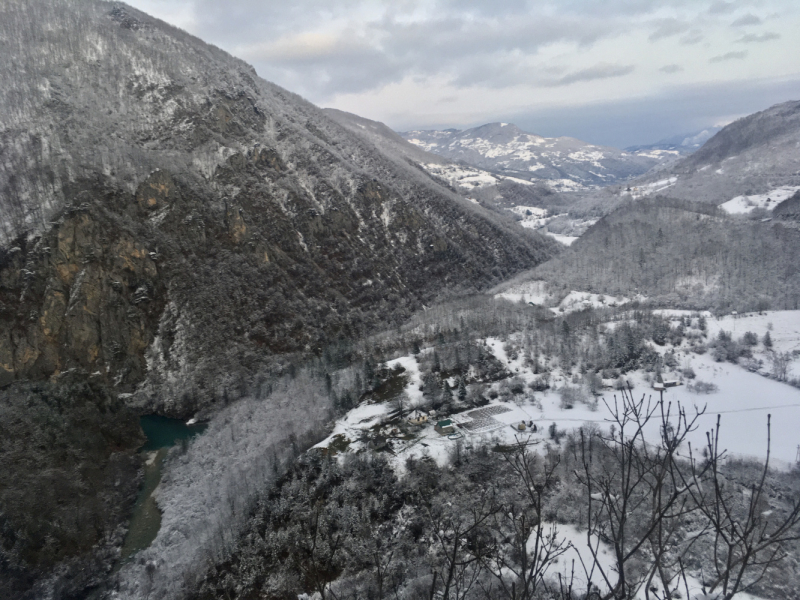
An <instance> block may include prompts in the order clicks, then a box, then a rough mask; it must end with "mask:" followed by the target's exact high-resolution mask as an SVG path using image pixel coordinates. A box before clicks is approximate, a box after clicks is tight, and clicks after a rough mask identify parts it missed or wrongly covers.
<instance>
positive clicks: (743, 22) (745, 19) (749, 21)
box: [731, 13, 761, 27]
mask: <svg viewBox="0 0 800 600" xmlns="http://www.w3.org/2000/svg"><path fill="white" fill-rule="evenodd" d="M747 25H761V19H760V18H759V17H757V16H755V15H754V14H752V13H749V14H746V15H744V16H741V17H739V18H738V19H736V20H735V21H734V22H733V23H731V27H746V26H747Z"/></svg>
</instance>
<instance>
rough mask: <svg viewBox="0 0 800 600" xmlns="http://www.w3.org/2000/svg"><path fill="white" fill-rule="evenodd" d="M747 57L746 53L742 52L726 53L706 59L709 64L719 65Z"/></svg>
mask: <svg viewBox="0 0 800 600" xmlns="http://www.w3.org/2000/svg"><path fill="white" fill-rule="evenodd" d="M746 57H747V51H746V50H742V51H740V52H728V53H726V54H720V55H719V56H714V57H712V58H709V59H708V62H710V63H719V62H725V61H728V60H742V59H743V58H746Z"/></svg>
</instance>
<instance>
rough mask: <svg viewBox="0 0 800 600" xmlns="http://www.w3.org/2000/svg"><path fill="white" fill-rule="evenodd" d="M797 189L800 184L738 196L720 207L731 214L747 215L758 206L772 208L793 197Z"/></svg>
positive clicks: (799, 188)
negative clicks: (764, 192)
mask: <svg viewBox="0 0 800 600" xmlns="http://www.w3.org/2000/svg"><path fill="white" fill-rule="evenodd" d="M797 190H800V186H797V185H795V186H791V185H786V186H783V187H779V188H776V189H774V190H772V191H770V192H767V193H766V194H753V195H751V196H736V197H735V198H733V199H731V200H728V201H727V202H725V203H724V204H720V206H719V207H720V208H721V209H722V210H724V211H725V212H727V213H728V214H731V215H745V214H748V213H750V212H752V211H753V210H755V209H756V208H764V209H766V210H772V209H773V208H775V207H776V206H778V204H780V203H781V202H783V201H784V200H786V199H787V198H791V197H792V196H793V195H794V194H795V192H797Z"/></svg>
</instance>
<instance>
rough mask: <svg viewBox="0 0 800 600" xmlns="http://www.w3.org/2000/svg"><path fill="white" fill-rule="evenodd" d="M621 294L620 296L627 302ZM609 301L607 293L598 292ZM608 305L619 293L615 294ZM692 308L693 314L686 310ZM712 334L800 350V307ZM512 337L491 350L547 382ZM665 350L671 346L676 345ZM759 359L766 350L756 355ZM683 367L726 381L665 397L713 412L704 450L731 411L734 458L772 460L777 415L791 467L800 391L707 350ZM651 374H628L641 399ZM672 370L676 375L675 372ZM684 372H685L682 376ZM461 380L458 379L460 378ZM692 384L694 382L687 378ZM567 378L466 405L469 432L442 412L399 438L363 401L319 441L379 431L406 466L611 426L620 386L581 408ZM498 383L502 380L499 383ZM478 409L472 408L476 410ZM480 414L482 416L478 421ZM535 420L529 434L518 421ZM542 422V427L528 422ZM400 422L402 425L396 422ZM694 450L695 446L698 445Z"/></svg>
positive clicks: (409, 391) (654, 430)
mask: <svg viewBox="0 0 800 600" xmlns="http://www.w3.org/2000/svg"><path fill="white" fill-rule="evenodd" d="M619 300H621V299H614V301H619ZM592 301H597V302H599V299H592ZM606 301H607V302H608V301H609V299H607V300H606ZM670 313H674V314H672V316H675V317H679V316H681V314H683V313H684V311H670ZM686 314H688V313H686ZM708 330H709V338H713V337H714V336H715V335H716V333H717V332H718V331H720V330H725V331H731V332H732V333H734V337H735V338H736V337H740V336H741V335H742V334H743V333H744V332H745V331H752V332H753V333H756V334H757V335H759V337H763V334H764V333H766V332H767V331H770V335H771V336H772V338H773V340H774V345H775V349H776V350H778V351H781V352H787V351H791V350H796V349H800V311H773V312H769V313H765V314H762V315H758V314H757V315H751V316H739V317H736V318H734V317H724V318H721V319H719V320H716V319H713V318H708ZM505 343H506V342H505V341H503V340H500V339H496V338H488V339H486V340H485V345H486V347H487V349H488V350H489V351H490V352H491V353H492V354H494V356H495V357H496V358H497V359H498V360H499V361H500V362H501V363H502V364H503V365H504V366H505V367H506V369H507V370H508V371H509V372H510V373H511V374H512V375H513V376H515V377H518V378H519V379H521V380H522V381H523V382H525V383H526V384H527V383H529V382H531V381H533V380H535V379H539V378H540V377H541V375H536V374H534V373H533V372H532V370H531V369H530V368H529V367H528V366H526V365H525V364H524V361H525V359H524V357H523V356H521V355H520V356H518V357H516V358H514V359H510V358H509V357H508V356H507V355H506V352H505V350H504V347H505ZM656 349H657V350H658V351H660V352H662V353H663V352H665V351H666V350H667V348H659V347H656ZM756 357H758V354H756ZM676 358H677V360H678V364H679V366H678V367H677V368H676V372H677V371H678V370H683V369H687V368H691V369H692V370H693V371H694V372H695V374H696V379H695V381H703V382H706V383H711V384H714V385H716V386H717V388H718V391H716V392H715V393H711V394H697V393H694V392H693V391H691V390H690V389H689V386H687V385H681V386H678V387H675V388H669V389H667V390H666V391H665V392H664V398H665V400H667V401H669V402H671V403H672V404H673V406H674V405H675V404H676V403H680V404H681V406H683V407H685V408H686V409H687V412H688V414H689V415H690V416H692V415H694V414H695V412H696V411H705V412H704V414H702V416H700V417H699V419H698V420H697V427H696V430H695V431H694V432H692V433H691V434H690V435H689V436H688V440H689V441H690V442H691V444H692V448H693V449H695V451H699V450H701V449H702V448H703V447H704V446H705V443H706V432H707V431H710V430H712V429H713V428H714V427H715V425H716V421H717V415H720V416H721V433H720V445H721V447H724V448H726V449H727V450H728V453H729V455H730V456H734V457H742V458H749V457H752V458H756V459H763V458H764V457H765V455H766V448H767V415H768V414H771V415H772V431H771V435H772V441H771V456H772V458H771V460H772V465H773V466H775V467H778V468H781V467H783V468H786V467H789V466H790V465H792V464H794V463H795V462H796V459H797V454H798V447H800V389H797V388H794V387H792V386H790V385H788V384H786V383H781V382H778V381H775V380H773V379H769V378H767V377H765V370H762V371H761V372H751V371H748V370H747V369H744V368H743V367H740V366H738V365H734V364H732V363H727V362H724V363H718V362H715V361H714V359H713V358H712V357H711V355H710V353H705V354H702V355H698V354H694V353H692V352H689V351H685V350H683V351H682V350H681V349H677V351H676ZM398 364H399V365H402V366H403V367H404V369H405V372H406V375H407V376H408V377H407V385H406V389H405V393H406V396H407V405H406V410H408V409H410V408H413V407H414V406H415V405H418V404H420V403H421V402H422V400H423V398H422V393H421V391H420V390H419V388H420V383H421V380H420V372H419V368H418V365H417V361H416V358H415V357H413V356H404V357H401V358H398V359H396V360H393V361H390V362H389V363H387V366H389V367H390V368H392V367H394V366H395V365H398ZM646 375H647V374H646V373H644V372H638V371H637V372H633V373H629V374H626V379H627V380H629V381H630V383H631V384H632V385H633V391H634V396H635V397H636V398H640V397H642V396H643V395H644V396H645V397H649V398H652V399H653V400H656V399H658V392H656V391H654V390H653V389H652V386H651V384H650V383H649V382H648V380H647V378H646ZM670 376H672V375H670ZM674 376H675V377H678V375H677V374H676V375H674ZM450 383H451V385H455V380H453V381H451V382H450ZM684 383H687V384H688V383H690V381H689V380H686V381H685V382H684ZM565 385H569V386H572V385H575V384H573V383H572V382H571V381H570V376H568V375H565V374H564V373H562V372H560V371H559V370H558V369H555V370H553V371H552V372H551V379H550V386H551V389H550V390H547V391H546V392H537V393H535V394H532V393H527V394H525V395H523V396H515V397H514V398H515V399H514V400H512V399H511V398H509V397H506V398H505V399H503V397H502V396H501V397H499V398H497V399H495V400H494V401H492V402H490V403H489V404H488V405H487V407H488V408H490V409H492V410H490V411H489V413H491V414H484V413H474V411H475V408H466V407H465V408H464V409H462V410H460V411H458V412H456V413H455V414H453V415H450V418H451V419H452V420H453V421H454V423H456V425H457V429H456V431H457V432H459V433H460V434H461V436H460V439H458V440H455V439H450V438H448V437H447V436H442V435H440V434H439V433H437V432H436V431H434V429H433V425H434V424H435V421H436V419H435V418H433V417H432V418H431V422H430V423H428V424H426V425H423V426H420V427H419V429H418V430H417V431H416V433H415V435H414V436H412V438H411V439H399V436H398V439H393V438H392V435H393V434H392V431H391V429H392V427H393V426H392V425H386V426H385V427H383V428H380V427H379V428H376V425H379V424H380V423H381V422H382V421H388V420H389V417H390V412H391V411H390V408H389V405H388V404H375V405H369V404H368V405H362V406H359V407H357V408H355V409H353V410H352V411H350V413H348V414H347V415H346V416H345V417H344V418H342V419H340V420H339V421H338V422H337V424H336V427H335V429H334V431H333V432H332V434H331V437H329V438H328V439H326V440H325V441H323V442H321V443H320V444H318V446H319V447H327V446H328V445H330V444H331V443H332V442H333V437H334V436H336V435H345V436H347V438H348V439H349V440H350V442H351V444H350V446H349V451H358V450H359V449H361V448H363V447H364V443H363V442H359V441H358V440H359V438H360V437H363V436H362V435H361V434H362V432H364V431H366V430H372V431H373V432H377V433H379V434H381V435H384V436H386V437H387V438H389V447H390V450H391V453H392V455H393V456H394V459H395V460H394V463H395V465H396V466H397V467H398V469H399V470H401V471H402V465H403V463H404V462H405V460H406V458H408V457H410V456H417V457H419V456H423V455H428V456H431V457H433V458H434V459H436V460H437V462H439V463H440V464H444V463H445V462H446V461H447V460H448V458H449V456H450V455H451V454H452V452H454V450H455V447H456V444H458V443H460V444H464V445H467V446H469V445H478V444H482V443H491V444H509V443H513V442H514V441H515V440H516V439H518V438H519V437H520V436H523V437H524V438H525V439H526V440H529V441H530V443H532V444H534V445H540V446H541V447H544V446H545V445H546V444H549V443H553V442H552V440H550V438H549V434H548V428H549V427H550V426H551V424H555V426H556V427H557V428H558V430H571V429H575V428H578V427H580V426H581V425H583V424H585V423H593V424H595V425H597V426H599V427H601V428H605V427H610V425H611V421H610V418H611V414H610V412H609V409H608V407H607V405H610V406H613V402H614V394H615V392H614V391H613V390H610V389H608V390H606V391H604V392H603V393H602V395H601V396H600V397H599V398H592V397H591V396H588V395H587V397H586V400H585V402H577V403H575V404H574V406H573V407H572V408H564V407H563V405H562V401H561V394H560V393H559V390H560V389H561V388H563V387H564V386H565ZM492 386H493V388H494V389H498V386H499V384H498V383H495V384H492ZM471 413H472V414H471ZM478 421H479V422H478ZM520 422H525V423H526V427H525V430H524V432H520V431H519V429H518V425H519V423H520ZM531 422H532V423H533V424H535V425H536V431H535V432H533V431H532V428H531V427H529V426H528V424H530V423H531ZM394 427H396V425H395V426H394ZM659 427H660V424H659V422H657V420H654V421H652V422H651V423H649V425H648V427H647V429H646V431H645V435H646V436H647V438H648V439H649V440H651V441H652V442H653V443H657V442H659V440H660V435H661V434H660V429H659ZM685 451H688V446H687V448H686V450H685Z"/></svg>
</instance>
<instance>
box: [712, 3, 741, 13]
mask: <svg viewBox="0 0 800 600" xmlns="http://www.w3.org/2000/svg"><path fill="white" fill-rule="evenodd" d="M737 4H738V3H737V2H714V3H712V4H711V6H709V7H708V12H710V13H711V14H712V15H727V14H730V13H732V12H733V11H735V10H736V6H737Z"/></svg>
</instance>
